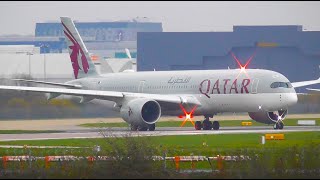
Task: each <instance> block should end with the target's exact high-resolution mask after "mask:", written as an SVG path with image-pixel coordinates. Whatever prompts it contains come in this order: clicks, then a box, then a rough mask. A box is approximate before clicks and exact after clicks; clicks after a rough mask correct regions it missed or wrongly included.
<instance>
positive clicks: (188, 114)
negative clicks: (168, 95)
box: [179, 104, 197, 127]
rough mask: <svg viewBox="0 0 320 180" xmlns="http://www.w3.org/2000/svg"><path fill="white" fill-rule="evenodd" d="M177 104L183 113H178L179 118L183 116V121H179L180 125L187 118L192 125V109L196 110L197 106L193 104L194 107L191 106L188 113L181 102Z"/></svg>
mask: <svg viewBox="0 0 320 180" xmlns="http://www.w3.org/2000/svg"><path fill="white" fill-rule="evenodd" d="M179 106H180V108H181V110H182V112H183V113H184V114H183V115H180V116H179V118H183V117H185V119H184V121H183V122H182V123H181V125H180V127H182V126H184V124H185V123H186V122H187V120H189V121H190V122H191V123H192V125H193V126H194V122H193V120H192V118H193V113H194V111H195V110H196V108H197V106H194V107H193V108H192V110H191V112H190V113H188V112H187V111H186V109H185V108H184V107H183V106H182V104H179Z"/></svg>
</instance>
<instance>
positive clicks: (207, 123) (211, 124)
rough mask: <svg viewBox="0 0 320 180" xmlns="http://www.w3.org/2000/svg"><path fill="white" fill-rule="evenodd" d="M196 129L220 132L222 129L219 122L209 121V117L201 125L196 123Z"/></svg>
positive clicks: (199, 122) (198, 122)
mask: <svg viewBox="0 0 320 180" xmlns="http://www.w3.org/2000/svg"><path fill="white" fill-rule="evenodd" d="M194 128H195V129H196V130H201V129H203V130H211V129H213V130H219V128H220V124H219V122H218V121H213V122H211V121H210V120H209V116H205V120H203V122H202V123H201V121H196V123H195V125H194Z"/></svg>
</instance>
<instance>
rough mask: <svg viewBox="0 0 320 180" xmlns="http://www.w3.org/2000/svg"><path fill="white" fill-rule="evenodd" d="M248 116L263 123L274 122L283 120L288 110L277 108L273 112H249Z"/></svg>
mask: <svg viewBox="0 0 320 180" xmlns="http://www.w3.org/2000/svg"><path fill="white" fill-rule="evenodd" d="M248 114H249V116H250V118H251V119H253V120H255V121H257V122H261V123H264V124H275V123H276V122H277V121H278V120H284V118H285V117H286V115H287V114H288V110H284V111H283V110H279V111H278V114H276V113H275V112H249V113H248Z"/></svg>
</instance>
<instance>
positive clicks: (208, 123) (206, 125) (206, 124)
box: [202, 119, 212, 130]
mask: <svg viewBox="0 0 320 180" xmlns="http://www.w3.org/2000/svg"><path fill="white" fill-rule="evenodd" d="M202 124H203V130H211V129H212V123H211V121H209V120H206V119H205V120H203V123H202Z"/></svg>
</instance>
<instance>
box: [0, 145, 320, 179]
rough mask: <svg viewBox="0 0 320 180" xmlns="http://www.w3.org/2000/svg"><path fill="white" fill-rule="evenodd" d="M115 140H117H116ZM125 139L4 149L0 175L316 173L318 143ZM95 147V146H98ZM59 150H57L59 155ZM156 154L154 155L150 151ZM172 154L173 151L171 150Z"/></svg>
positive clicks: (319, 170) (299, 175) (263, 175)
mask: <svg viewBox="0 0 320 180" xmlns="http://www.w3.org/2000/svg"><path fill="white" fill-rule="evenodd" d="M118 145H119V146H118ZM144 145H145V144H144V143H143V142H139V141H134V142H133V141H131V142H122V143H121V145H120V144H119V143H116V142H115V143H114V144H113V146H112V148H111V149H109V150H108V151H103V150H102V148H104V147H98V146H95V147H93V148H90V147H87V148H77V149H72V148H56V149H42V151H39V149H36V148H29V147H25V148H23V149H15V150H14V151H13V149H9V150H8V151H6V152H4V153H3V154H2V156H1V157H0V160H1V161H0V162H2V163H1V165H0V178H12V177H17V178H19V177H30V178H62V177H66V178H103V177H110V178H130V177H133V176H134V177H137V178H138V177H139V178H140V177H141V178H148V177H150V178H155V177H158V178H161V177H162V178H169V177H170V178H197V177H199V178H200V177H201V178H317V177H319V175H320V155H319V154H320V145H317V144H313V145H311V146H308V147H296V146H295V147H292V148H287V149H279V148H277V147H274V148H262V149H261V148H241V149H231V148H230V149H228V148H224V149H218V148H215V149H212V156H207V155H204V156H201V155H197V154H199V153H197V152H196V151H194V152H193V153H190V155H186V154H183V153H182V155H178V153H181V151H178V150H175V149H170V150H164V149H163V148H159V147H158V148H156V147H152V146H149V145H147V146H144ZM99 149H100V150H99ZM59 154H60V155H59ZM154 154H157V155H154ZM173 154H174V155H173Z"/></svg>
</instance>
